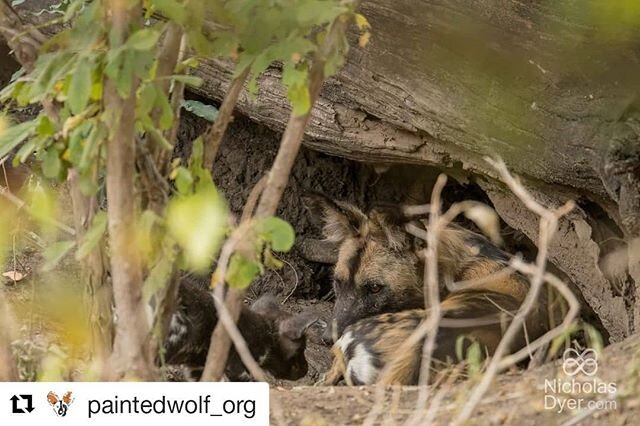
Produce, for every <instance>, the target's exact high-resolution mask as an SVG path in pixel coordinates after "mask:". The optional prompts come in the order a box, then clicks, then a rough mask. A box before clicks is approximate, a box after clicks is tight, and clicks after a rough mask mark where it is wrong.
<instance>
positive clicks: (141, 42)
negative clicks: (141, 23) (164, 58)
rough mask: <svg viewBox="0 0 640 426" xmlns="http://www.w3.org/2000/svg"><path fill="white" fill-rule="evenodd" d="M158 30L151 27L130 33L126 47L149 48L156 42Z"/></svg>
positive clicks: (158, 37)
mask: <svg viewBox="0 0 640 426" xmlns="http://www.w3.org/2000/svg"><path fill="white" fill-rule="evenodd" d="M159 39H160V31H157V30H155V29H152V28H143V29H141V30H138V31H136V32H135V33H133V34H131V37H129V40H127V43H126V47H127V48H129V49H134V50H150V49H152V48H153V47H155V46H156V45H157V44H158V40H159Z"/></svg>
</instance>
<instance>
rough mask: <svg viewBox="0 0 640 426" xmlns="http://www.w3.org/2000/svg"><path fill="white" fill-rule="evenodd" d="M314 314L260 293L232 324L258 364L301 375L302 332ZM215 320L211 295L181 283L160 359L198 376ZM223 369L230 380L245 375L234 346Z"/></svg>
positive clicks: (284, 375)
mask: <svg viewBox="0 0 640 426" xmlns="http://www.w3.org/2000/svg"><path fill="white" fill-rule="evenodd" d="M316 320H317V317H316V316H315V315H314V314H312V313H302V314H298V315H291V314H288V313H287V312H285V311H283V310H282V309H281V307H280V304H279V303H278V302H277V300H276V299H275V298H274V297H273V296H270V295H266V296H263V297H261V298H260V299H259V300H258V301H256V302H255V303H254V304H253V305H252V307H251V308H247V307H243V309H242V312H241V314H240V319H239V320H238V328H239V330H240V332H241V333H242V335H243V337H244V338H245V340H246V341H247V345H248V347H249V350H250V351H251V355H252V356H253V357H254V358H255V359H256V361H257V362H258V364H259V365H260V367H262V368H263V369H264V370H266V371H267V372H269V373H270V374H272V375H273V376H274V377H276V378H279V379H286V380H297V379H300V378H302V377H304V375H305V374H306V373H307V369H308V364H307V360H306V359H305V357H304V351H305V348H306V338H305V334H304V333H305V330H306V329H307V328H308V327H309V326H311V325H312V324H313V323H314V322H315V321H316ZM217 321H218V318H217V314H216V309H215V304H214V301H213V298H212V295H211V294H210V293H209V292H208V291H206V290H205V289H203V288H202V287H200V286H199V285H198V284H196V283H193V282H189V281H185V282H183V283H181V286H180V289H179V292H178V308H177V309H176V312H175V313H174V315H173V316H172V318H171V323H170V325H169V332H168V334H167V338H166V339H165V345H164V349H165V362H166V364H169V365H171V364H174V365H175V364H182V365H184V366H186V367H188V368H189V369H190V370H191V373H192V374H194V375H195V377H194V378H195V379H198V378H199V375H200V374H201V370H202V367H203V366H204V364H205V361H206V358H207V352H208V349H209V342H210V341H211V333H212V332H213V329H214V328H215V326H216V323H217ZM226 375H227V377H228V378H229V379H230V380H232V381H241V380H250V379H251V377H250V375H249V373H248V372H247V371H246V369H245V367H244V365H243V363H242V361H241V360H240V357H239V355H238V354H237V353H236V351H235V350H234V349H232V351H231V354H230V356H229V361H228V362H227V367H226Z"/></svg>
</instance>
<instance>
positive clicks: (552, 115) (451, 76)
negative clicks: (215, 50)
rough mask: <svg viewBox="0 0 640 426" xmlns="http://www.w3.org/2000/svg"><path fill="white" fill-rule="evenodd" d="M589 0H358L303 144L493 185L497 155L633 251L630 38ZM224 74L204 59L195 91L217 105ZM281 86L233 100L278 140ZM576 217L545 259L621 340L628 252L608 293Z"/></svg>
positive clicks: (632, 280)
mask: <svg viewBox="0 0 640 426" xmlns="http://www.w3.org/2000/svg"><path fill="white" fill-rule="evenodd" d="M596 3H598V2H585V3H582V2H580V3H575V2H570V1H568V0H562V1H558V2H552V3H540V2H525V3H523V2H516V1H511V0H491V1H488V0H477V1H473V2H468V1H462V0H454V1H437V0H399V1H396V2H393V4H392V5H391V4H390V3H389V2H386V1H384V0H365V1H363V2H362V6H361V11H362V13H363V14H364V15H365V16H366V17H367V18H368V20H369V21H370V23H371V25H372V28H373V30H372V33H373V37H372V41H371V43H370V45H368V46H367V47H366V48H364V49H361V48H358V47H356V48H354V49H352V50H351V52H350V55H349V58H348V60H347V64H346V66H345V67H344V68H343V69H342V70H341V71H340V72H339V73H338V75H337V76H336V77H334V78H332V79H330V80H329V81H327V82H326V83H325V84H324V86H323V89H322V91H321V93H320V97H319V99H318V101H317V102H316V105H315V108H314V110H313V112H312V117H311V119H310V121H309V126H308V127H307V129H306V136H305V143H306V144H307V145H308V146H310V147H312V148H314V149H317V150H320V151H322V152H326V153H329V154H334V155H340V156H343V157H347V158H351V159H355V160H358V161H366V162H371V163H412V164H424V165H430V166H436V167H439V168H441V169H444V170H445V171H447V172H449V173H452V174H455V175H460V173H462V174H465V175H467V176H468V175H480V176H482V177H484V178H486V177H489V178H494V177H495V176H494V175H493V172H492V171H491V170H490V168H489V167H488V165H487V164H486V163H485V162H484V160H483V157H484V156H486V155H496V154H497V155H500V156H501V157H502V158H503V159H504V160H505V161H506V162H507V164H508V166H509V168H510V169H511V170H513V171H514V173H517V174H518V175H520V176H521V177H522V179H523V181H524V182H526V183H527V185H528V186H530V187H533V188H537V190H538V191H537V192H538V193H541V194H542V193H543V194H545V195H546V196H547V200H546V201H549V202H552V201H556V202H560V201H564V200H566V199H576V200H579V201H580V202H583V204H594V205H596V206H598V209H601V210H603V211H604V212H606V214H607V215H608V216H609V218H608V219H607V220H609V219H611V221H612V222H613V223H614V224H615V225H614V226H615V227H617V228H618V230H619V231H620V232H621V233H622V234H623V235H622V237H623V239H625V240H626V241H627V242H629V241H632V240H633V238H635V237H637V236H638V232H640V231H639V229H640V227H639V225H638V224H640V208H638V205H640V193H639V191H640V172H639V167H638V166H639V165H640V156H639V155H638V151H639V150H638V148H637V147H638V146H640V143H639V142H640V137H639V136H638V135H639V134H640V131H639V128H640V126H638V124H637V123H638V120H637V114H638V112H637V111H638V94H639V93H640V83H639V82H640V80H638V77H637V76H638V75H640V53H638V52H640V51H639V50H638V46H640V31H637V28H635V27H634V28H635V30H634V29H633V28H626V27H624V25H623V24H621V23H620V22H615V21H613V22H608V23H607V22H605V21H604V20H603V19H604V18H601V17H600V18H599V16H600V15H598V9H597V5H596ZM627 30H628V31H627ZM634 31H635V32H634ZM231 70H232V67H231V65H230V64H228V63H225V62H222V61H205V62H204V63H203V64H202V67H201V68H200V69H199V71H198V72H199V73H200V75H201V76H202V77H204V80H205V84H204V85H203V86H202V87H201V88H199V89H198V90H199V91H200V93H201V94H202V95H204V96H207V97H210V98H213V99H216V100H220V99H221V97H222V94H224V93H225V91H226V90H227V89H228V87H227V84H226V83H225V82H227V81H229V76H230V75H231ZM280 76H281V71H280V70H279V69H278V68H276V67H274V68H271V69H269V70H268V71H267V72H266V73H264V74H263V75H262V76H261V78H260V79H259V87H260V91H259V93H258V95H257V99H255V100H253V99H251V98H250V97H249V96H243V97H241V99H240V101H239V104H238V105H239V109H240V111H241V112H242V113H244V114H246V115H248V116H249V117H251V118H252V119H253V120H255V121H258V122H260V123H263V124H266V125H267V126H269V127H271V128H273V129H276V130H278V131H282V130H283V129H284V126H285V124H286V122H287V119H288V115H289V111H290V108H289V106H288V103H287V101H286V94H285V91H284V89H283V88H282V85H281V83H280V81H279V79H280ZM497 188H499V186H495V185H494V189H495V190H497ZM495 190H494V191H493V195H494V196H492V197H491V198H492V200H493V201H494V202H496V203H497V204H498V205H497V206H496V207H497V208H498V211H499V213H500V215H501V216H502V217H503V218H504V219H505V221H506V222H507V223H509V224H512V225H514V227H516V228H518V229H520V230H522V231H523V232H524V233H525V234H526V235H528V236H529V238H531V239H533V240H535V237H536V233H537V231H536V229H537V224H536V222H535V221H532V220H528V219H526V218H522V219H517V223H516V216H517V213H514V210H513V207H514V206H516V205H517V203H514V200H511V199H505V198H504V197H508V196H507V195H506V196H502V197H500V198H499V197H498V196H497V195H495V194H496V193H495ZM490 195H491V194H490ZM587 210H588V209H587ZM587 210H585V209H580V210H578V211H577V212H576V214H577V215H579V216H580V215H581V219H580V218H578V217H576V220H577V221H578V222H571V223H569V221H566V223H564V224H563V226H566V229H565V230H564V231H563V232H565V234H564V235H565V236H566V238H567V239H566V240H563V241H561V243H558V244H556V245H554V246H552V247H551V248H550V249H551V252H550V258H551V260H552V261H553V262H554V263H555V264H556V266H558V267H559V268H560V269H562V270H563V271H564V272H566V273H567V274H568V275H569V276H570V277H571V278H572V279H573V280H574V281H575V284H576V285H577V286H578V288H580V289H581V290H582V291H583V292H585V299H586V301H587V302H588V303H589V304H590V305H591V307H592V308H593V309H594V311H595V312H596V313H597V314H598V315H600V316H603V317H602V320H603V323H604V325H605V327H606V329H607V331H608V332H609V333H610V335H611V337H612V338H613V339H614V340H619V339H620V338H622V337H623V336H626V335H628V334H629V333H631V332H633V331H634V330H638V321H639V320H640V319H639V318H638V315H637V313H638V312H640V307H639V305H640V303H639V301H640V297H639V296H638V295H639V294H640V285H638V273H637V270H638V266H637V261H638V259H637V256H634V255H633V253H632V251H633V250H631V249H629V274H628V277H625V280H627V285H628V286H630V287H631V290H629V291H627V292H626V293H625V294H616V291H615V288H614V283H612V282H611V281H610V280H609V279H608V277H605V276H604V275H603V273H602V271H600V270H599V267H598V261H599V259H600V258H601V257H602V255H603V254H605V253H604V252H603V250H602V249H601V248H600V247H598V242H596V240H595V238H594V237H593V236H592V235H591V231H590V228H591V226H592V224H588V222H587V221H586V219H589V220H592V219H593V217H592V216H593V215H592V212H590V211H587ZM582 225H584V226H582ZM558 240H561V238H558ZM569 241H572V242H573V243H575V247H573V248H571V247H570V246H569ZM634 259H635V260H634ZM634 305H635V306H634Z"/></svg>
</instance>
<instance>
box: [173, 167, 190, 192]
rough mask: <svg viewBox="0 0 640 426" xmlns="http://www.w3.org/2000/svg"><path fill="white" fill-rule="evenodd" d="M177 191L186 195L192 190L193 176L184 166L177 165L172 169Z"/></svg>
mask: <svg viewBox="0 0 640 426" xmlns="http://www.w3.org/2000/svg"><path fill="white" fill-rule="evenodd" d="M173 179H174V180H175V183H176V188H177V189H178V192H180V193H181V194H184V195H188V194H190V193H191V192H192V191H193V176H192V175H191V172H190V171H189V170H188V169H187V168H185V167H178V168H177V169H175V170H174V177H173Z"/></svg>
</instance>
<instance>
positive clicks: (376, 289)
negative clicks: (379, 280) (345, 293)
mask: <svg viewBox="0 0 640 426" xmlns="http://www.w3.org/2000/svg"><path fill="white" fill-rule="evenodd" d="M368 288H369V293H371V294H376V293H380V290H382V286H381V285H380V284H369V286H368Z"/></svg>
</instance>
